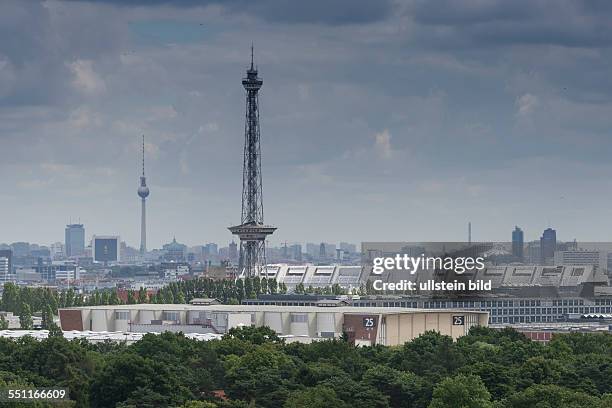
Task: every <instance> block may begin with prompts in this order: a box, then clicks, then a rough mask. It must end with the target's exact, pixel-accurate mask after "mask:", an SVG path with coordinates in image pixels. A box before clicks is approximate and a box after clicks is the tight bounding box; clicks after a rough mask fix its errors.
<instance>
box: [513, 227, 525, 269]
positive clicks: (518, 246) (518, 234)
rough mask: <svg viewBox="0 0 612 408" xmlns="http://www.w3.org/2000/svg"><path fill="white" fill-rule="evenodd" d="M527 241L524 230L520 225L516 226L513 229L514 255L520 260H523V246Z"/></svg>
mask: <svg viewBox="0 0 612 408" xmlns="http://www.w3.org/2000/svg"><path fill="white" fill-rule="evenodd" d="M524 246H525V241H524V237H523V230H522V229H520V228H519V227H518V226H515V227H514V231H512V256H513V257H514V258H515V259H516V260H519V261H522V260H523V248H524Z"/></svg>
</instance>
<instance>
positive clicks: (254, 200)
mask: <svg viewBox="0 0 612 408" xmlns="http://www.w3.org/2000/svg"><path fill="white" fill-rule="evenodd" d="M262 84H263V81H262V80H261V78H259V77H258V76H257V68H256V67H255V66H254V64H253V46H252V45H251V66H250V68H249V69H248V70H247V76H246V77H245V78H243V80H242V86H243V87H244V89H245V90H246V117H245V123H244V155H243V164H242V216H241V219H240V225H237V226H234V227H230V228H229V230H230V231H231V232H232V234H234V235H238V237H239V238H240V261H239V264H238V269H239V272H240V273H242V274H244V275H245V276H256V275H257V274H258V272H259V271H260V269H261V268H262V267H263V266H264V265H265V264H266V236H268V235H271V234H272V233H273V232H274V231H275V230H276V228H275V227H273V226H271V225H265V224H264V219H263V218H264V217H263V194H262V187H261V186H262V183H261V149H260V133H259V89H260V88H261V86H262Z"/></svg>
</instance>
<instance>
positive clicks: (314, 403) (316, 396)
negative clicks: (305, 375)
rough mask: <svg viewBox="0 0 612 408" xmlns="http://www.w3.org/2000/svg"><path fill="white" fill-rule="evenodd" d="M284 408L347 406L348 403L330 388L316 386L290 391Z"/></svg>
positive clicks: (336, 407)
mask: <svg viewBox="0 0 612 408" xmlns="http://www.w3.org/2000/svg"><path fill="white" fill-rule="evenodd" d="M283 407H284V408H330V407H334V408H345V407H346V408H348V405H347V404H346V403H345V402H344V401H342V400H341V399H340V398H338V396H337V395H336V392H335V391H334V390H332V389H331V388H328V387H324V386H321V385H319V386H316V387H313V388H306V389H305V390H299V391H294V392H292V393H291V394H290V395H289V397H288V398H287V401H286V402H285V405H283Z"/></svg>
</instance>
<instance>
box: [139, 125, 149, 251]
mask: <svg viewBox="0 0 612 408" xmlns="http://www.w3.org/2000/svg"><path fill="white" fill-rule="evenodd" d="M138 196H139V197H140V199H141V200H142V213H141V219H140V253H141V255H144V254H145V253H146V252H147V208H146V207H147V206H146V199H147V197H148V196H149V187H147V178H146V177H145V145H144V135H142V176H140V187H138Z"/></svg>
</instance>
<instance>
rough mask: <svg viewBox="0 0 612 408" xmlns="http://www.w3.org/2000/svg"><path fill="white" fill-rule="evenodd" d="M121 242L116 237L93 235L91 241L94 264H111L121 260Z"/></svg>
mask: <svg viewBox="0 0 612 408" xmlns="http://www.w3.org/2000/svg"><path fill="white" fill-rule="evenodd" d="M120 247H121V240H120V239H119V237H118V236H102V235H94V236H93V238H92V240H91V249H92V258H93V261H94V262H100V263H104V264H107V263H112V262H119V260H120V259H121V250H120Z"/></svg>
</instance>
